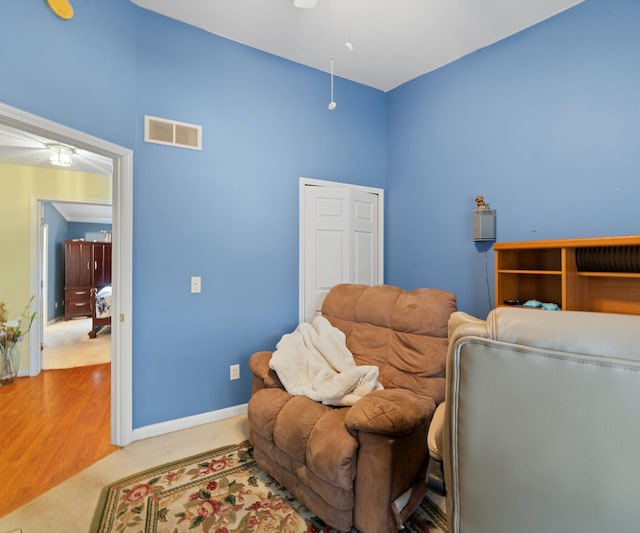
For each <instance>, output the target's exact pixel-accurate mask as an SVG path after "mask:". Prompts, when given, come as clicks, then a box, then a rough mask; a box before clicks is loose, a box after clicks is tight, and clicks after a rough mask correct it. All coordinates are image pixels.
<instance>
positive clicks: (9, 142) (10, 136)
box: [0, 123, 113, 176]
mask: <svg viewBox="0 0 640 533" xmlns="http://www.w3.org/2000/svg"><path fill="white" fill-rule="evenodd" d="M50 144H56V141H55V140H54V139H47V138H45V137H40V136H38V135H34V134H33V133H28V132H25V131H22V130H17V129H15V128H12V127H11V126H7V125H5V124H2V123H0V163H8V164H13V165H28V166H32V167H45V168H55V167H53V166H52V165H51V163H50V162H49V149H48V145H50ZM69 170H74V171H77V172H90V173H92V174H103V175H107V176H111V174H112V172H113V161H112V160H111V159H109V158H108V157H103V156H101V155H98V154H94V153H92V152H87V151H86V150H81V149H79V148H74V154H73V165H72V166H71V168H70V169H69Z"/></svg>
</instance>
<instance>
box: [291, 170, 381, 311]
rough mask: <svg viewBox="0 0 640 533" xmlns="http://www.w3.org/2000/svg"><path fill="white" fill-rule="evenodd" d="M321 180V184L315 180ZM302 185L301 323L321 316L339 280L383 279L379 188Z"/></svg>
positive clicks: (350, 281) (364, 280) (372, 282)
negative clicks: (322, 309)
mask: <svg viewBox="0 0 640 533" xmlns="http://www.w3.org/2000/svg"><path fill="white" fill-rule="evenodd" d="M315 183H318V182H315ZM319 183H327V185H326V186H325V185H317V184H303V185H302V186H301V194H300V202H301V227H300V277H301V283H300V291H301V294H300V321H306V322H308V321H310V320H313V318H314V317H315V316H317V315H318V314H320V310H321V308H322V302H323V300H324V297H325V296H326V294H327V292H329V290H330V289H331V287H333V286H334V285H336V284H338V283H363V284H366V285H374V284H378V283H382V268H381V260H380V259H381V250H382V238H381V235H380V233H381V230H380V217H381V210H382V199H381V192H380V193H376V192H369V191H366V190H362V188H353V187H351V186H347V185H341V186H332V185H331V184H330V182H319Z"/></svg>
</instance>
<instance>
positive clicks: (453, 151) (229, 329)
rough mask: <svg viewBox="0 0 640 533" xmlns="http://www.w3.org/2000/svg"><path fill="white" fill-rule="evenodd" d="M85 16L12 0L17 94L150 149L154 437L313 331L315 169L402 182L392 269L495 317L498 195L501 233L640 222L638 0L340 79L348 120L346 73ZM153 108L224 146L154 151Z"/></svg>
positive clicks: (9, 87) (139, 201)
mask: <svg viewBox="0 0 640 533" xmlns="http://www.w3.org/2000/svg"><path fill="white" fill-rule="evenodd" d="M74 9H75V13H76V15H75V17H74V18H73V19H72V20H71V21H62V20H60V19H58V18H56V17H55V16H54V15H53V14H51V13H50V11H49V10H48V8H47V6H46V4H45V3H39V2H35V3H34V2H11V3H7V5H6V6H5V5H3V7H2V16H1V17H0V67H1V68H2V83H1V85H0V100H2V101H4V102H5V103H7V104H9V105H12V106H15V107H18V108H21V109H24V110H25V111H29V112H31V113H35V114H39V115H42V116H44V117H46V118H49V119H52V120H55V121H57V122H60V123H63V124H65V125H68V126H71V127H74V128H77V129H80V130H82V131H85V132H87V133H90V134H92V135H96V136H98V137H101V138H104V139H107V140H110V141H112V142H115V143H117V144H120V145H123V146H126V147H129V148H132V149H133V150H134V154H135V155H134V228H133V232H134V258H133V277H134V279H133V286H134V295H133V296H134V300H133V306H134V310H133V312H134V317H133V320H134V324H135V325H134V331H133V334H134V339H133V368H134V383H133V387H134V389H133V393H134V413H133V418H134V427H141V426H145V425H148V424H153V423H157V422H162V421H166V420H171V419H174V418H179V417H184V416H189V415H195V414H199V413H203V412H208V411H212V410H216V409H221V408H225V407H229V406H233V405H237V404H241V403H244V402H246V401H247V400H248V397H249V392H250V378H249V371H248V367H247V362H248V359H249V355H250V354H251V352H253V351H255V350H259V349H268V348H272V347H273V346H274V345H275V343H276V341H277V340H278V339H279V338H280V336H281V335H282V334H283V333H285V332H287V331H289V330H291V329H292V328H293V327H294V326H295V324H296V321H297V306H298V296H297V291H298V231H297V227H298V178H299V176H307V177H314V178H320V179H335V180H341V181H346V182H351V183H356V184H362V185H369V186H374V187H382V188H385V189H386V198H387V202H388V203H387V213H386V221H387V241H386V242H387V249H386V276H387V277H386V281H387V282H388V283H393V284H396V285H400V286H403V287H406V288H411V287H417V286H433V287H442V288H447V289H450V290H452V291H454V292H455V293H456V295H457V296H458V300H459V307H460V308H461V309H462V310H465V311H468V312H471V313H474V314H477V315H483V314H484V313H486V312H487V310H488V308H489V303H488V295H487V288H486V284H485V268H484V263H485V254H484V249H485V246H484V245H476V244H474V243H473V242H472V241H471V212H472V210H473V209H474V207H475V204H474V202H473V198H474V196H475V195H476V194H480V193H483V194H485V195H486V197H487V200H488V202H489V203H490V204H491V206H492V207H494V208H496V209H497V211H498V239H499V240H501V241H506V240H529V239H547V238H564V237H582V236H597V235H608V234H628V233H637V232H638V229H637V226H638V224H637V220H638V216H637V209H635V200H636V198H637V197H640V194H639V193H640V180H638V179H637V177H636V176H637V173H638V168H640V165H639V164H638V163H639V161H638V156H636V155H635V154H636V153H637V152H638V150H637V148H638V146H640V133H639V130H638V128H639V126H638V125H639V124H640V120H638V119H639V118H640V117H639V116H638V115H639V114H640V105H638V102H639V101H640V100H639V96H638V95H640V70H639V69H638V65H639V64H640V37H639V36H638V35H637V34H638V32H637V31H636V29H637V27H638V22H640V3H637V2H636V1H634V0H587V1H586V2H585V3H584V4H581V5H579V6H578V7H576V8H573V9H571V10H569V11H567V12H565V13H562V14H560V15H558V16H557V17H554V18H553V19H551V20H549V21H546V22H544V23H542V24H539V25H537V26H535V27H533V28H530V29H528V30H526V31H525V32H522V33H520V34H518V35H516V36H514V37H512V38H509V39H507V40H505V41H503V42H500V43H498V44H496V45H494V46H491V47H488V48H486V49H483V50H480V51H478V52H476V53H474V54H472V55H470V56H467V57H465V58H463V59H461V60H459V61H457V62H455V63H453V64H451V65H449V66H446V67H443V68H441V69H439V70H437V71H435V72H433V73H430V74H428V75H425V76H423V77H421V78H418V79H416V80H414V81H412V82H410V83H407V84H405V85H403V86H402V87H399V88H398V89H396V90H394V91H391V92H390V93H388V94H384V93H381V92H380V91H377V90H374V89H371V88H367V87H364V86H361V85H358V84H355V83H351V82H347V81H345V80H342V79H338V80H336V101H337V102H338V108H337V109H336V111H334V112H328V111H327V109H326V105H327V97H328V94H327V89H328V83H327V82H328V80H327V75H326V73H321V72H319V71H316V70H313V69H309V68H306V67H304V66H301V65H299V64H295V63H291V62H288V61H285V60H283V59H280V58H277V57H274V56H271V55H269V54H266V53H262V52H259V51H256V50H254V49H251V48H248V47H245V46H242V45H239V44H236V43H233V42H230V41H227V40H225V39H222V38H219V37H216V36H213V35H210V34H207V33H205V32H202V31H200V30H197V29H195V28H192V27H189V26H186V25H184V24H181V23H178V22H176V21H171V20H168V19H166V18H163V17H161V16H158V15H156V14H153V13H150V12H147V11H144V10H141V9H139V8H137V7H136V6H135V5H133V4H132V3H130V2H128V0H113V1H110V2H92V1H90V0H76V1H75V2H74ZM60 57H62V58H64V65H65V66H66V67H67V68H66V69H65V71H64V73H63V74H61V73H60V72H59V71H57V70H54V68H53V65H55V64H56V62H57V61H58V59H59V58H60ZM145 114H150V115H157V116H161V117H167V118H171V119H175V120H179V121H183V122H191V123H196V124H201V125H202V126H203V142H204V149H203V150H202V151H191V150H183V149H177V148H170V147H165V146H160V145H153V144H145V143H143V142H142V129H143V128H142V125H143V116H144V115H145ZM486 256H487V272H488V277H489V278H490V281H491V283H490V285H491V287H490V292H491V294H492V293H493V252H492V251H491V250H490V249H489V250H488V252H487V254H486ZM192 275H199V276H202V287H203V292H202V294H199V295H198V294H190V293H189V279H190V277H191V276H192ZM234 363H240V364H241V365H242V378H241V380H239V381H234V382H229V380H228V367H229V365H230V364H234Z"/></svg>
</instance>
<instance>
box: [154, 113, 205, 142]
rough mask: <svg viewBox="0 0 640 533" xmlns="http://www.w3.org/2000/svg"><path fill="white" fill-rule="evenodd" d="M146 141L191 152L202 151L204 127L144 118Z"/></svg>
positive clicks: (164, 119)
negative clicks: (186, 149)
mask: <svg viewBox="0 0 640 533" xmlns="http://www.w3.org/2000/svg"><path fill="white" fill-rule="evenodd" d="M144 140H145V142H149V143H157V144H166V145H168V146H178V147H180V148H190V149H191V150H202V126H196V125H195V124H186V123H184V122H176V121H175V120H168V119H166V118H158V117H152V116H149V115H145V116H144Z"/></svg>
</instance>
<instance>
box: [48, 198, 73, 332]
mask: <svg viewBox="0 0 640 533" xmlns="http://www.w3.org/2000/svg"><path fill="white" fill-rule="evenodd" d="M43 205H44V222H45V224H47V225H48V226H49V229H48V231H49V238H48V242H47V261H48V264H47V321H48V322H51V321H52V320H54V319H55V318H57V317H59V316H63V315H64V241H65V239H68V234H69V223H68V222H67V221H66V220H65V218H64V217H63V216H62V215H61V214H60V212H59V211H58V210H57V209H56V208H55V207H54V206H53V205H51V203H49V202H44V204H43ZM56 304H57V306H56Z"/></svg>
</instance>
